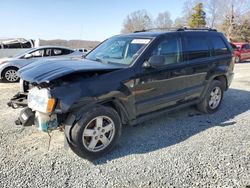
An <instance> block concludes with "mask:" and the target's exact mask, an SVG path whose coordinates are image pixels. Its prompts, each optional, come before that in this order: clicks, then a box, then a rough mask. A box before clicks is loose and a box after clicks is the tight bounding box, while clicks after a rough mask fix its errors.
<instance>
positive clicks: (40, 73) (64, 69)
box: [18, 59, 124, 84]
mask: <svg viewBox="0 0 250 188" xmlns="http://www.w3.org/2000/svg"><path fill="white" fill-rule="evenodd" d="M121 68H124V66H123V65H114V64H104V63H100V62H96V61H91V60H87V59H83V60H69V59H67V60H66V59H65V60H62V59H61V60H40V61H36V62H34V63H32V64H30V65H27V66H25V67H23V68H21V69H20V70H19V71H18V74H19V76H20V77H21V78H22V79H23V80H26V81H28V82H30V83H37V84H40V83H43V82H46V83H49V82H50V81H52V80H55V79H57V78H60V77H62V76H65V75H68V74H71V73H79V72H89V71H99V70H107V71H108V70H115V69H121Z"/></svg>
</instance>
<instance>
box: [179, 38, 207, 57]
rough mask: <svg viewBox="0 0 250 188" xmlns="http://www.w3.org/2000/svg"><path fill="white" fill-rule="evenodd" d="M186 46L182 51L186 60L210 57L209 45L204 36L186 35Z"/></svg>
mask: <svg viewBox="0 0 250 188" xmlns="http://www.w3.org/2000/svg"><path fill="white" fill-rule="evenodd" d="M185 43H186V45H185V46H186V47H185V49H184V51H183V54H184V55H185V57H186V59H187V60H194V59H200V58H206V57H210V51H209V45H208V41H207V39H206V37H204V36H187V37H186V38H185Z"/></svg>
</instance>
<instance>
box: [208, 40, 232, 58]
mask: <svg viewBox="0 0 250 188" xmlns="http://www.w3.org/2000/svg"><path fill="white" fill-rule="evenodd" d="M211 43H212V46H213V49H214V55H215V56H217V55H224V54H228V53H229V51H228V49H227V46H226V44H225V42H224V41H223V40H222V38H221V37H219V36H213V37H211Z"/></svg>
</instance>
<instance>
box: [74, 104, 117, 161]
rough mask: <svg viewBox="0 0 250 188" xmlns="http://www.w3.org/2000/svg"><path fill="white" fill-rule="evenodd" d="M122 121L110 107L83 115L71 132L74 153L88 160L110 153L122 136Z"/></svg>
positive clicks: (93, 110) (92, 110) (102, 107)
mask: <svg viewBox="0 0 250 188" xmlns="http://www.w3.org/2000/svg"><path fill="white" fill-rule="evenodd" d="M121 129H122V126H121V120H120V117H119V115H118V113H117V112H116V111H115V110H114V109H113V108H110V107H105V106H99V107H94V108H92V109H91V110H89V111H87V112H85V113H83V114H82V118H81V119H80V120H79V121H77V122H76V124H75V125H74V127H73V128H72V130H71V140H72V143H70V144H69V146H70V148H71V149H72V151H73V152H74V153H75V154H76V155H78V156H80V157H82V158H86V159H90V160H93V159H96V158H99V157H101V156H103V155H104V154H106V153H107V152H109V151H110V150H111V149H112V148H113V147H114V146H115V145H116V143H117V142H118V140H119V138H120V135H121Z"/></svg>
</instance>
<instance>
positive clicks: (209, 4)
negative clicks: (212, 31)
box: [204, 0, 226, 28]
mask: <svg viewBox="0 0 250 188" xmlns="http://www.w3.org/2000/svg"><path fill="white" fill-rule="evenodd" d="M224 2H226V1H222V0H209V1H205V2H204V6H205V10H206V13H207V25H208V26H209V27H211V28H217V27H218V25H219V23H220V21H221V18H222V15H221V13H223V4H224Z"/></svg>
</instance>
